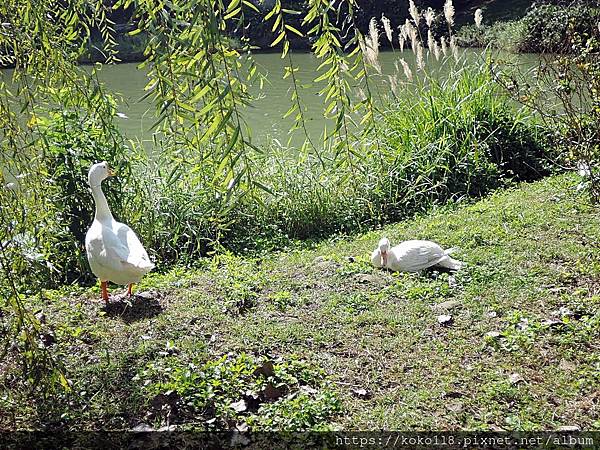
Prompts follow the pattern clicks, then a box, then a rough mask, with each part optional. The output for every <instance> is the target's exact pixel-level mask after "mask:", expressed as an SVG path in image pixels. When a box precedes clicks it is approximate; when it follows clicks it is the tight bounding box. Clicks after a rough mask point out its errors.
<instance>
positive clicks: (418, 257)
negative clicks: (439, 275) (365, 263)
mask: <svg viewBox="0 0 600 450" xmlns="http://www.w3.org/2000/svg"><path fill="white" fill-rule="evenodd" d="M453 251H454V249H453V248H451V249H448V250H444V249H443V248H442V247H440V246H439V245H438V244H436V243H435V242H432V241H420V240H412V241H404V242H401V243H400V244H398V245H396V246H395V247H392V248H390V241H389V239H388V238H385V237H384V238H382V239H381V240H380V241H379V245H378V247H377V248H376V249H375V250H374V251H373V253H372V254H371V263H372V264H373V265H374V266H375V267H383V268H386V269H390V270H393V271H396V272H418V271H420V270H423V269H427V268H428V267H433V266H438V267H444V268H446V269H450V270H459V269H460V268H461V267H462V266H463V263H462V262H460V261H457V260H456V259H453V258H451V257H450V256H449V255H450V253H452V252H453Z"/></svg>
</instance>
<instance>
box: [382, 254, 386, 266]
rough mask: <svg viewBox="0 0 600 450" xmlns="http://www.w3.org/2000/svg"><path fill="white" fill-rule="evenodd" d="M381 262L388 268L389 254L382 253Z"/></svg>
mask: <svg viewBox="0 0 600 450" xmlns="http://www.w3.org/2000/svg"><path fill="white" fill-rule="evenodd" d="M381 260H382V262H383V267H386V266H387V252H381Z"/></svg>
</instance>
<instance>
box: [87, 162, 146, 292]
mask: <svg viewBox="0 0 600 450" xmlns="http://www.w3.org/2000/svg"><path fill="white" fill-rule="evenodd" d="M112 175H113V174H112V172H111V170H110V168H109V167H108V163H107V162H106V161H104V162H101V163H97V164H94V165H92V167H91V168H90V171H89V173H88V183H89V185H90V187H91V188H92V196H93V197H94V202H95V203H96V215H95V216H94V222H93V223H92V226H91V227H90V229H89V230H88V232H87V234H86V235H85V249H86V252H87V257H88V261H89V263H90V268H91V269H92V272H93V273H94V275H96V276H97V277H98V278H99V279H100V285H101V287H102V299H103V300H104V301H105V302H106V303H108V289H107V284H108V281H112V282H113V283H117V284H126V285H128V286H127V295H129V296H130V297H131V288H132V285H133V283H138V282H139V281H140V279H141V278H142V276H143V275H144V274H146V273H148V272H150V270H152V268H153V267H154V264H152V262H151V261H150V258H148V253H147V252H146V250H145V249H144V246H143V245H142V243H141V242H140V240H139V239H138V237H137V236H136V234H135V233H134V232H133V230H132V229H131V228H129V227H128V226H127V225H125V224H123V223H120V222H117V221H116V220H115V219H114V218H113V216H112V214H111V212H110V208H109V207H108V202H107V201H106V197H105V196H104V193H103V192H102V188H101V186H100V184H101V183H102V181H103V180H105V179H106V178H108V177H110V176H112Z"/></svg>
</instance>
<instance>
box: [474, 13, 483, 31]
mask: <svg viewBox="0 0 600 450" xmlns="http://www.w3.org/2000/svg"><path fill="white" fill-rule="evenodd" d="M482 22H483V11H482V10H481V8H477V9H476V10H475V25H477V28H481V23H482Z"/></svg>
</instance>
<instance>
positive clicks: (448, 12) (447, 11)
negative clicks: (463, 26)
mask: <svg viewBox="0 0 600 450" xmlns="http://www.w3.org/2000/svg"><path fill="white" fill-rule="evenodd" d="M444 17H445V18H446V22H448V25H449V26H450V27H451V26H452V25H454V5H453V4H452V0H446V3H444Z"/></svg>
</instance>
